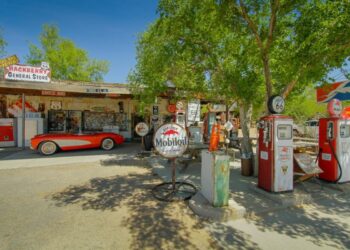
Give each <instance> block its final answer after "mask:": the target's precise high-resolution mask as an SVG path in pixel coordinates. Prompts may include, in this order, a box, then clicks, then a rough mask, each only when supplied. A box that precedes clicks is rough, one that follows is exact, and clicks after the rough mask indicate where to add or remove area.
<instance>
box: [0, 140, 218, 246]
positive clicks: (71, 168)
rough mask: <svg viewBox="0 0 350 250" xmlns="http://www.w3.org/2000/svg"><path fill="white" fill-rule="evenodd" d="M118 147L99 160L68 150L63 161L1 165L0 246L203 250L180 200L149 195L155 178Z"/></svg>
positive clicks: (204, 240) (200, 232) (197, 225)
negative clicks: (172, 200) (161, 198)
mask: <svg viewBox="0 0 350 250" xmlns="http://www.w3.org/2000/svg"><path fill="white" fill-rule="evenodd" d="M119 150H120V151H118V152H119V153H120V154H118V155H114V157H112V156H110V155H109V154H108V155H107V156H108V160H107V161H106V160H105V156H104V155H101V156H100V158H99V159H98V161H96V159H97V158H95V157H93V158H92V159H93V160H92V162H84V163H76V160H72V158H75V157H77V158H79V159H82V160H83V159H85V158H89V157H88V156H86V155H84V156H80V157H79V156H78V155H74V153H72V155H70V156H69V157H68V158H67V161H66V163H65V164H62V162H61V161H56V158H52V159H51V160H49V159H47V161H50V162H51V161H53V162H56V165H53V163H52V164H49V165H48V166H45V167H21V168H19V167H18V168H15V169H1V170H0V190H1V191H0V249H16V250H17V249H146V248H148V249H210V248H211V244H212V242H211V237H210V236H209V233H208V231H207V230H205V229H204V225H203V223H202V222H201V221H200V220H198V219H196V217H195V216H194V215H193V214H192V213H191V211H190V210H189V209H188V208H187V205H186V204H185V203H163V202H160V201H157V200H155V199H154V198H153V196H152V195H151V193H150V190H151V188H152V187H153V186H154V185H156V184H157V183H159V182H160V179H159V178H157V177H155V176H153V175H152V173H151V170H150V169H149V168H148V167H147V164H145V162H144V161H143V160H142V159H138V158H135V154H134V153H133V152H138V147H137V145H134V146H133V145H128V144H125V148H120V149H119ZM91 152H94V151H89V153H91ZM121 152H124V154H121ZM75 154H79V152H75ZM16 155H17V156H18V154H17V153H16V154H12V157H13V158H14V161H16V160H18V159H15V158H17V156H16ZM20 155H22V153H21V154H20ZM57 158H58V159H61V158H65V157H64V156H63V155H60V156H59V157H57ZM25 160H26V161H27V162H28V164H30V165H35V164H32V162H31V161H34V162H36V161H37V158H33V159H28V158H26V157H25ZM6 161H9V162H11V160H9V158H8V157H6ZM57 162H58V164H57ZM1 163H3V161H1Z"/></svg>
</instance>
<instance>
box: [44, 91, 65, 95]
mask: <svg viewBox="0 0 350 250" xmlns="http://www.w3.org/2000/svg"><path fill="white" fill-rule="evenodd" d="M41 94H42V95H48V96H66V92H63V91H54V90H42V91H41Z"/></svg>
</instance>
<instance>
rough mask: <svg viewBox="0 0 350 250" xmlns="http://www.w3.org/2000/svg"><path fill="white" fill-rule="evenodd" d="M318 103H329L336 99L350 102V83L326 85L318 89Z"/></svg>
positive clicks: (347, 81)
mask: <svg viewBox="0 0 350 250" xmlns="http://www.w3.org/2000/svg"><path fill="white" fill-rule="evenodd" d="M316 91H317V92H316V93H317V102H329V101H330V100H332V99H334V98H336V99H338V100H340V101H345V100H350V81H349V80H346V81H343V82H336V83H332V84H326V85H324V86H322V87H319V88H317V89H316Z"/></svg>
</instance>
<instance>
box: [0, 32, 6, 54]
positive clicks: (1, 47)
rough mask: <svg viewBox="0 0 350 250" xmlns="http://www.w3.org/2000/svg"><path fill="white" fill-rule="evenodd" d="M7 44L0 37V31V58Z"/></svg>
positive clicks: (0, 35)
mask: <svg viewBox="0 0 350 250" xmlns="http://www.w3.org/2000/svg"><path fill="white" fill-rule="evenodd" d="M6 45H7V43H6V41H5V39H4V37H3V35H2V30H1V29H0V58H1V57H3V56H5V54H6V52H5V47H6Z"/></svg>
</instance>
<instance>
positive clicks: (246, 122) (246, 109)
mask: <svg viewBox="0 0 350 250" xmlns="http://www.w3.org/2000/svg"><path fill="white" fill-rule="evenodd" d="M252 111H253V105H252V104H247V103H240V106H239V118H240V120H241V129H242V134H243V139H242V143H241V154H252V152H253V148H252V144H251V142H250V134H249V129H250V125H251V118H252Z"/></svg>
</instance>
